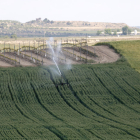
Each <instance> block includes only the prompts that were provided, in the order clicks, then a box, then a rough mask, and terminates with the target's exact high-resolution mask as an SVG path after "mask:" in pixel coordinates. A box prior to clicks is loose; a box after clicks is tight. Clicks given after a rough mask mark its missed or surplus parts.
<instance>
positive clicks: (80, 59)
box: [80, 43, 81, 61]
mask: <svg viewBox="0 0 140 140" xmlns="http://www.w3.org/2000/svg"><path fill="white" fill-rule="evenodd" d="M80 61H81V43H80Z"/></svg>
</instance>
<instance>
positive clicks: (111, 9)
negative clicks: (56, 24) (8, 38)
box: [0, 0, 140, 26]
mask: <svg viewBox="0 0 140 140" xmlns="http://www.w3.org/2000/svg"><path fill="white" fill-rule="evenodd" d="M39 17H40V18H42V19H44V18H48V19H50V20H61V21H62V20H69V21H90V22H112V23H126V24H128V25H130V26H138V25H139V26H140V0H0V20H17V21H20V22H23V23H24V22H27V21H30V20H33V19H36V18H39Z"/></svg>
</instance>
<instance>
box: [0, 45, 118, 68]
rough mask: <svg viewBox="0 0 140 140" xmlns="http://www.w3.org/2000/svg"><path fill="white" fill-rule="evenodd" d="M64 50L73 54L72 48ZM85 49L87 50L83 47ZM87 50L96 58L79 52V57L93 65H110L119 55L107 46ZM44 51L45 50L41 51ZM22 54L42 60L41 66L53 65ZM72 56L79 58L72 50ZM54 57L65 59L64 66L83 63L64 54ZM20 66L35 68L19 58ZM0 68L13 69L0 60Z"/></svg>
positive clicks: (27, 52) (12, 56) (35, 56)
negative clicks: (91, 61)
mask: <svg viewBox="0 0 140 140" xmlns="http://www.w3.org/2000/svg"><path fill="white" fill-rule="evenodd" d="M64 49H65V50H68V51H69V52H70V53H73V48H72V47H69V48H68V47H64ZM85 49H87V48H86V47H85ZM88 50H89V51H90V52H92V53H95V54H96V55H97V56H88V55H87V56H86V54H84V53H83V52H82V51H81V57H83V58H85V59H86V58H87V59H88V60H93V62H94V63H93V64H97V63H112V62H115V61H117V60H118V59H119V58H120V55H119V54H117V53H116V52H115V51H114V49H111V48H109V47H108V46H88ZM43 51H45V50H43ZM47 52H48V53H49V54H52V52H51V51H50V49H48V50H47ZM22 54H26V55H28V56H32V57H34V58H36V59H38V60H40V61H42V60H43V65H45V66H48V65H54V62H53V60H51V59H48V58H45V56H43V57H42V56H40V55H39V54H35V53H33V52H32V53H31V52H29V51H22ZM74 54H75V55H76V56H80V51H76V50H74ZM5 56H7V57H9V58H11V59H15V55H14V53H5ZM56 57H60V58H62V59H65V57H66V62H64V64H81V63H83V62H81V61H76V60H75V61H74V60H72V59H71V58H69V57H68V56H65V55H64V54H61V53H57V56H56ZM16 60H17V61H19V57H18V56H17V57H16ZM20 64H21V66H24V67H25V66H36V64H35V63H31V62H29V61H28V60H27V59H24V58H20ZM0 67H13V66H12V65H10V64H8V63H7V62H4V61H2V60H0Z"/></svg>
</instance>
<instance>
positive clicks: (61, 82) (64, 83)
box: [55, 74, 69, 89]
mask: <svg viewBox="0 0 140 140" xmlns="http://www.w3.org/2000/svg"><path fill="white" fill-rule="evenodd" d="M63 79H64V78H63V75H62V74H61V80H60V83H59V84H55V86H56V88H57V89H58V86H64V85H67V86H68V87H69V82H68V80H66V82H63Z"/></svg>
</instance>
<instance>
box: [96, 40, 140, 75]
mask: <svg viewBox="0 0 140 140" xmlns="http://www.w3.org/2000/svg"><path fill="white" fill-rule="evenodd" d="M96 45H107V46H109V47H111V48H114V49H115V51H116V52H118V53H120V54H121V55H122V56H124V57H125V58H126V59H127V61H128V62H129V63H130V65H131V67H132V68H134V69H135V70H136V71H138V72H140V40H137V41H115V42H102V43H97V44H96Z"/></svg>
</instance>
